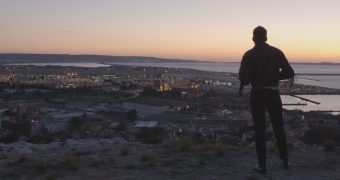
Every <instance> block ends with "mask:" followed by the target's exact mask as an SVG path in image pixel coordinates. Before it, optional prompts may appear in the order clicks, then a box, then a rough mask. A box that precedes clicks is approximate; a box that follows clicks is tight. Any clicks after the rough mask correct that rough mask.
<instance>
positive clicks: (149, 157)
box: [142, 154, 152, 162]
mask: <svg viewBox="0 0 340 180" xmlns="http://www.w3.org/2000/svg"><path fill="white" fill-rule="evenodd" d="M151 158H152V157H151V156H149V155H148V154H143V155H142V161H143V162H146V161H150V160H151Z"/></svg>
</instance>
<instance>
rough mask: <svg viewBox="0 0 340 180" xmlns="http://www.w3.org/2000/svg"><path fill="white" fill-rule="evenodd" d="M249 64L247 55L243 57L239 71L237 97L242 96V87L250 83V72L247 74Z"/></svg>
mask: <svg viewBox="0 0 340 180" xmlns="http://www.w3.org/2000/svg"><path fill="white" fill-rule="evenodd" d="M249 71H250V70H249V62H248V59H247V53H246V54H244V55H243V58H242V61H241V66H240V70H239V74H238V75H239V79H240V87H239V91H238V93H239V95H240V96H242V92H243V88H244V86H246V85H248V84H249V83H250V72H249Z"/></svg>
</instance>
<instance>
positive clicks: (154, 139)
mask: <svg viewBox="0 0 340 180" xmlns="http://www.w3.org/2000/svg"><path fill="white" fill-rule="evenodd" d="M167 135H168V134H167V131H166V130H165V129H164V128H162V127H153V128H141V129H140V131H139V132H137V133H136V134H135V136H136V139H137V140H138V141H140V142H141V143H145V144H157V143H160V142H162V141H163V139H166V138H167Z"/></svg>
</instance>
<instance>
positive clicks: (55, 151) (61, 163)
mask: <svg viewBox="0 0 340 180" xmlns="http://www.w3.org/2000/svg"><path fill="white" fill-rule="evenodd" d="M290 152H291V153H290V159H291V169H290V170H284V169H282V168H281V167H280V161H279V158H278V157H277V152H276V149H275V148H273V146H272V145H270V144H268V174H267V175H265V176H263V175H259V174H256V173H255V172H253V170H252V168H253V165H254V164H255V163H256V155H255V149H254V146H253V145H249V146H227V145H221V144H210V145H209V144H200V145H195V144H192V143H189V142H188V141H183V140H174V141H166V142H163V143H161V144H157V145H147V144H140V143H135V142H127V141H125V140H124V139H121V138H113V139H100V140H96V139H78V140H74V139H70V140H67V141H66V142H54V143H51V144H45V145H35V144H30V143H26V142H23V141H19V142H17V143H14V144H8V145H5V144H0V179H3V180H5V179H32V180H33V179H34V180H37V179H49V180H52V179H67V180H71V179H72V180H73V179H84V178H85V179H100V180H102V179H116V180H120V179H122V180H123V179H124V180H127V179H131V180H132V179H133V180H136V179H147V180H151V179H155V180H159V179H162V180H176V179H178V180H182V179H185V180H188V179H193V180H199V179H201V180H208V179H215V180H219V179H241V180H243V179H245V180H256V179H284V180H289V179H292V180H293V179H308V180H313V179H315V180H319V179H339V178H340V174H339V171H337V170H339V169H340V164H339V162H340V157H339V156H337V155H338V153H339V150H335V151H331V152H326V151H324V150H323V149H322V148H319V147H316V146H306V145H303V144H301V143H295V144H294V146H293V148H291V150H290Z"/></svg>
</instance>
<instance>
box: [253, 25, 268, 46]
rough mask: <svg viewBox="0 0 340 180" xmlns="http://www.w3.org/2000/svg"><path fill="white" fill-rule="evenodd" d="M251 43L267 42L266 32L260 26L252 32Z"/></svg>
mask: <svg viewBox="0 0 340 180" xmlns="http://www.w3.org/2000/svg"><path fill="white" fill-rule="evenodd" d="M253 41H254V42H255V43H260V42H266V41H267V30H266V29H265V28H264V27H262V26H257V27H256V28H255V29H254V30H253Z"/></svg>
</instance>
